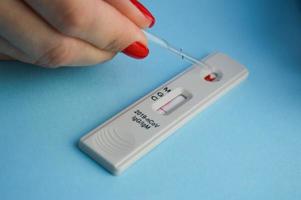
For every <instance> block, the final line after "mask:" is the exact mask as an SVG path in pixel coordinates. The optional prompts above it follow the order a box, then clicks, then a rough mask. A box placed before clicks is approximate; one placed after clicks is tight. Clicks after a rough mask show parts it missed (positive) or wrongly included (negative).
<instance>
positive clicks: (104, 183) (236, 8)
mask: <svg viewBox="0 0 301 200" xmlns="http://www.w3.org/2000/svg"><path fill="white" fill-rule="evenodd" d="M143 3H145V5H146V6H147V7H148V8H149V9H150V10H152V12H153V14H154V15H155V16H156V18H157V24H156V26H155V27H154V28H153V29H152V30H151V32H153V33H156V34H158V35H160V36H162V37H164V38H167V39H168V40H169V41H170V42H171V43H173V44H174V45H176V46H179V47H182V48H183V49H185V50H186V51H188V52H190V53H191V54H192V55H195V56H196V57H199V58H201V57H203V56H205V55H207V54H208V53H210V52H212V51H221V52H225V53H227V54H229V55H231V56H232V57H233V58H235V59H237V60H238V61H239V62H241V63H243V64H245V65H246V66H247V67H248V69H249V70H250V77H249V79H248V80H247V81H246V82H244V83H243V84H242V85H240V86H239V87H237V88H235V89H234V90H232V91H231V92H230V93H228V94H227V95H226V96H224V97H223V98H221V99H220V100H219V101H218V102H216V103H215V104H214V105H212V106H211V107H210V108H208V109H206V110H205V111H204V112H202V113H201V114H200V115H198V116H197V117H195V118H194V119H193V120H192V121H190V122H189V123H188V124H186V125H185V126H184V127H183V128H181V129H180V130H178V131H177V132H176V133H175V134H174V135H173V136H171V137H170V138H169V139H168V140H166V141H165V142H163V143H162V144H161V145H159V147H158V148H156V149H154V150H153V151H152V152H151V153H150V154H148V155H147V156H145V157H144V158H143V159H141V160H140V161H138V162H137V163H136V164H135V165H134V166H133V167H131V168H130V169H129V170H128V171H126V172H125V174H123V175H122V176H120V177H115V176H111V175H110V174H109V173H107V172H106V171H105V170H104V169H103V168H101V167H100V166H99V165H97V164H96V163H95V162H94V161H92V160H91V159H90V158H88V157H87V156H86V155H85V154H83V153H82V152H81V151H79V150H78V148H77V147H76V143H77V141H78V140H79V138H80V137H81V136H83V135H84V134H86V133H87V132H88V131H89V130H91V129H92V128H94V127H96V126H97V125H99V124H100V123H102V122H104V121H105V120H107V119H108V118H110V117H111V116H113V115H114V114H116V113H118V111H120V110H121V109H123V108H124V107H126V106H128V105H130V104H131V103H133V102H134V101H135V100H137V99H138V98H140V97H142V96H144V95H145V94H146V93H148V92H150V91H151V90H152V89H154V88H155V87H157V86H159V85H160V84H162V83H164V82H165V81H167V80H168V79H170V78H171V77H173V76H174V75H176V74H177V73H179V72H181V71H182V70H184V69H185V68H186V67H187V66H188V65H189V64H188V63H185V62H184V61H182V60H180V59H178V58H177V57H175V56H174V55H172V54H170V53H169V52H166V51H165V50H163V49H160V48H158V47H155V46H153V45H151V55H150V56H149V57H148V58H147V59H145V60H142V61H137V60H132V59H130V58H128V57H126V56H124V55H119V56H117V57H116V58H115V59H114V60H112V61H110V62H108V63H106V64H101V65H98V66H95V67H90V68H78V69H58V70H47V69H42V68H38V67H34V66H31V65H26V64H21V63H17V62H1V63H0V125H1V126H0V127H1V128H0V199H1V200H7V199H31V200H34V199H39V200H40V199H43V200H45V199H73V200H76V199H202V200H222V199H223V200H224V199H231V200H232V199H237V200H241V199H244V200H248V199H252V200H253V199H257V200H258V199H262V200H263V199H264V200H267V199H272V200H278V199H279V200H280V199H281V200H282V199H286V200H297V199H298V200H300V199H301V1H298V0H282V1H280V0H224V1H223V0H185V1H183V0H173V1H167V0H166V1H143Z"/></svg>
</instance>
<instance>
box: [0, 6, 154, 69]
mask: <svg viewBox="0 0 301 200" xmlns="http://www.w3.org/2000/svg"><path fill="white" fill-rule="evenodd" d="M154 23H155V18H154V17H153V15H152V14H151V13H150V12H149V11H148V10H147V9H146V8H145V7H144V6H143V5H142V4H141V3H140V2H138V1H137V0H1V1H0V60H18V61H21V62H26V63H31V64H35V65H39V66H43V67H49V68H56V67H60V66H87V65H93V64H97V63H101V62H104V61H107V60H109V59H112V58H113V57H114V56H115V55H116V54H117V53H118V52H123V53H124V54H126V55H128V56H130V57H133V58H136V59H141V58H144V57H146V56H147V55H148V53H149V51H148V48H147V40H146V38H145V35H144V34H143V33H142V32H141V29H144V28H148V27H152V26H153V25H154Z"/></svg>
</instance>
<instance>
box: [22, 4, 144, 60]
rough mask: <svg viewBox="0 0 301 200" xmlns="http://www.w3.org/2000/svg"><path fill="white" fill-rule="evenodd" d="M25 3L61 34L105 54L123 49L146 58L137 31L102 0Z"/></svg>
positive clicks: (142, 43)
mask: <svg viewBox="0 0 301 200" xmlns="http://www.w3.org/2000/svg"><path fill="white" fill-rule="evenodd" d="M25 1H26V2H27V3H28V4H29V5H30V6H31V7H32V8H33V9H34V10H35V11H36V12H38V13H39V14H40V15H41V16H42V17H43V18H44V19H46V21H48V22H49V23H50V24H51V25H52V26H53V27H55V28H56V29H57V30H59V31H60V32H61V33H63V34H66V35H68V36H71V37H76V38H79V39H81V40H84V41H87V42H89V43H90V44H92V45H94V46H96V47H97V48H99V49H102V50H105V51H110V52H119V51H122V50H125V53H126V54H127V55H129V56H132V57H135V58H143V57H146V56H147V55H148V49H147V40H146V38H145V36H144V34H143V33H142V32H141V30H140V28H139V27H138V26H137V25H136V24H135V23H133V22H132V21H131V20H130V19H129V18H127V17H125V16H124V15H123V14H121V13H120V12H119V11H118V10H117V9H115V8H114V7H112V6H111V5H109V4H108V3H106V2H104V1H102V0H85V1H83V0H39V1H36V0H25ZM137 44H138V45H137ZM127 47H129V48H127Z"/></svg>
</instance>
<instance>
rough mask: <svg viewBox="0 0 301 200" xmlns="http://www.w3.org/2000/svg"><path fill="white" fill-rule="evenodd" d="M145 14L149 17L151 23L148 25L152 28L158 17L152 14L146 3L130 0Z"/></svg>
mask: <svg viewBox="0 0 301 200" xmlns="http://www.w3.org/2000/svg"><path fill="white" fill-rule="evenodd" d="M130 1H131V2H132V3H133V4H134V5H135V6H136V7H137V8H138V9H139V10H140V11H141V12H142V13H143V14H144V16H145V17H146V18H148V19H149V20H150V21H151V23H150V25H149V26H148V27H149V28H151V27H152V26H154V24H155V22H156V19H155V17H154V16H153V15H152V13H151V12H150V11H149V10H148V9H147V8H145V7H144V5H142V4H141V3H140V2H139V1H137V0H130Z"/></svg>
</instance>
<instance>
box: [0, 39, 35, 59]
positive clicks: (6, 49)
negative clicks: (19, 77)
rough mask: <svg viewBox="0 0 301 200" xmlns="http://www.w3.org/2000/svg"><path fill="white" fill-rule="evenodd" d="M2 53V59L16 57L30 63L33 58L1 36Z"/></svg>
mask: <svg viewBox="0 0 301 200" xmlns="http://www.w3.org/2000/svg"><path fill="white" fill-rule="evenodd" d="M0 53H1V54H0V55H2V57H1V58H0V59H1V60H4V59H5V60H11V59H16V60H19V61H22V62H27V63H30V62H31V60H30V58H29V57H27V56H26V55H25V54H24V53H23V52H21V51H20V50H19V49H17V48H16V47H14V46H13V45H11V44H10V43H9V42H8V41H7V40H5V39H3V38H1V37H0Z"/></svg>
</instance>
